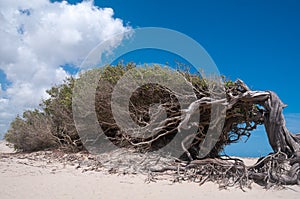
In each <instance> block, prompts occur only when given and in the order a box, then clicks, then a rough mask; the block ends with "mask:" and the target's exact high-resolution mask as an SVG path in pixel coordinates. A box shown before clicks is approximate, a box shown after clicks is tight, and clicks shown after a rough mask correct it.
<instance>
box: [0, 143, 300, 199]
mask: <svg viewBox="0 0 300 199" xmlns="http://www.w3.org/2000/svg"><path fill="white" fill-rule="evenodd" d="M11 152H13V150H12V149H11V148H9V147H7V146H6V144H5V143H4V142H0V154H1V158H0V198H1V199H6V198H9V199H11V198H22V199H23V198H30V199H31V198H33V199H34V198H45V199H47V198H51V199H52V198H63V199H68V198H97V199H100V198H151V199H154V198H172V199H175V198H176V199H177V198H184V199H188V198H222V199H224V198H231V199H235V198H255V197H259V198H264V199H269V198H270V199H271V198H272V199H273V198H289V199H292V198H299V197H300V186H290V187H288V188H286V189H283V190H274V189H271V190H265V189H263V188H262V187H260V186H258V185H256V184H252V189H247V190H246V192H243V191H242V190H240V189H237V188H230V189H227V190H219V189H218V185H215V184H213V183H205V184H204V185H202V186H199V185H198V184H197V183H192V182H190V183H189V182H182V183H172V182H171V181H170V180H161V181H157V182H151V183H146V182H145V179H147V176H144V175H117V174H107V173H106V172H101V171H100V172H94V171H88V172H82V170H79V169H75V167H74V166H70V165H65V164H61V163H56V162H51V161H48V162H38V161H36V160H35V161H32V160H30V159H26V158H25V159H20V158H16V157H14V156H12V155H10V154H7V153H11ZM255 161H256V159H245V162H246V164H248V165H249V164H252V163H254V162H255Z"/></svg>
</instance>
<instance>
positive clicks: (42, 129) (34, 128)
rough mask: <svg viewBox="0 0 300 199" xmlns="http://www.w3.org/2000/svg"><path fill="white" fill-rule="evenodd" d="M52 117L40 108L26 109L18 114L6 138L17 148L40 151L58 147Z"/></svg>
mask: <svg viewBox="0 0 300 199" xmlns="http://www.w3.org/2000/svg"><path fill="white" fill-rule="evenodd" d="M52 128H53V124H52V121H51V119H50V118H49V117H48V116H47V115H46V114H45V113H42V112H40V111H38V110H34V111H26V112H24V113H23V117H22V118H21V117H19V116H17V117H16V119H15V120H14V121H13V122H12V123H11V125H10V129H9V130H8V131H7V133H6V134H5V139H6V140H7V141H8V142H10V143H12V144H13V145H14V147H15V149H17V150H22V151H28V152H31V151H38V150H43V149H46V148H51V147H56V146H57V145H58V144H57V140H56V138H55V137H54V136H53V134H52Z"/></svg>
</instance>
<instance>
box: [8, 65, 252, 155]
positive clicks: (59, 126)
mask: <svg viewBox="0 0 300 199" xmlns="http://www.w3.org/2000/svg"><path fill="white" fill-rule="evenodd" d="M135 68H136V65H135V63H128V64H127V65H124V64H122V63H119V64H117V65H116V66H109V65H108V66H106V67H104V68H102V69H100V70H99V69H93V70H89V71H86V72H84V73H83V74H80V78H79V79H82V80H83V81H82V82H83V83H84V84H82V85H80V84H79V87H78V89H79V90H80V89H81V91H80V92H81V93H80V94H82V95H85V94H86V93H85V92H86V90H85V89H82V88H85V87H86V86H92V87H95V88H97V89H96V93H95V104H94V106H95V110H96V114H97V117H98V121H99V123H100V125H101V128H102V129H103V131H104V132H105V134H106V136H108V137H109V138H111V140H114V142H115V144H120V143H118V141H119V140H121V141H122V143H121V145H122V146H124V145H125V146H126V145H130V143H129V142H124V137H122V136H123V135H121V134H120V129H119V128H118V126H117V125H116V123H115V121H114V117H113V115H112V110H111V96H112V92H113V89H114V86H115V85H116V84H117V82H118V81H119V80H120V79H121V78H122V77H123V76H124V74H126V73H127V72H129V71H130V72H131V75H132V77H134V79H136V80H137V79H138V80H143V79H147V78H153V76H155V77H156V78H157V79H159V80H160V81H163V82H167V83H168V85H173V86H175V87H177V88H180V87H181V86H182V85H183V84H182V83H183V82H182V81H185V80H183V79H182V78H177V77H176V76H172V75H171V76H170V75H169V74H168V73H166V70H165V69H164V68H162V67H160V66H159V65H155V66H154V67H150V66H147V65H145V66H144V67H143V68H139V70H132V69H135ZM174 72H175V71H174ZM178 72H179V73H180V74H181V75H183V76H184V78H185V79H186V80H187V81H188V82H189V83H191V84H192V85H193V88H194V92H195V94H196V96H197V98H198V99H200V98H202V97H209V95H210V93H209V86H208V85H209V84H210V85H212V84H213V82H211V81H213V80H208V79H205V78H202V77H201V76H200V75H199V74H190V73H189V72H188V71H180V70H178ZM97 77H98V78H97ZM95 79H99V82H93V81H94V80H95ZM75 81H78V80H77V79H74V78H72V77H71V78H68V79H66V80H65V82H64V83H63V84H61V85H55V86H53V87H52V88H50V89H49V90H47V93H48V95H49V98H48V99H45V100H43V101H42V103H41V104H40V106H41V108H42V111H38V110H34V111H26V112H24V115H23V117H19V116H18V117H17V118H16V119H15V120H14V121H13V122H12V123H11V127H10V129H9V130H8V132H7V133H6V135H5V139H6V140H7V141H9V142H11V143H13V144H14V145H15V147H16V148H17V149H19V150H24V151H34V150H41V149H45V148H49V147H64V148H66V149H68V150H72V151H78V150H82V149H84V148H83V144H82V141H81V139H80V137H79V135H78V132H77V130H76V127H75V123H74V120H73V113H72V98H73V92H74V91H73V89H74V85H75ZM80 86H82V88H81V87H80ZM225 89H226V90H230V91H232V90H237V85H236V83H235V82H232V81H231V80H225ZM76 92H77V91H76ZM238 92H239V91H238V90H237V91H236V93H238ZM130 102H131V104H130V105H129V110H130V114H131V115H130V116H131V117H132V119H133V120H134V121H135V122H136V123H137V124H139V125H140V126H145V125H146V124H147V122H149V120H150V115H149V108H150V107H151V106H152V105H153V104H162V103H163V104H164V107H165V108H166V109H167V115H168V117H174V118H177V119H176V120H175V121H173V120H169V122H168V123H166V128H164V129H162V130H161V132H166V131H170V132H171V133H170V134H168V135H166V136H163V137H162V138H161V139H158V140H157V141H156V142H155V143H153V145H152V146H151V147H154V148H155V147H157V146H161V145H164V144H167V143H168V142H169V141H170V140H172V138H173V137H174V135H176V132H177V130H176V129H177V126H178V124H179V122H180V120H178V118H180V114H181V112H180V105H179V103H178V100H177V99H176V97H175V96H174V94H172V91H170V90H169V89H168V88H165V87H163V86H160V85H157V84H149V83H146V84H144V85H143V86H141V87H140V88H139V89H137V90H136V91H134V92H133V93H132V96H131V98H130ZM82 103H86V102H82ZM201 111H202V112H201ZM200 112H201V114H202V115H201V121H200V122H202V123H203V128H202V130H201V133H199V135H198V137H197V143H195V145H197V144H198V142H200V141H201V140H203V139H204V136H205V131H207V129H208V124H209V122H208V121H209V120H210V111H207V110H205V111H204V110H200ZM233 112H234V113H239V114H246V111H244V110H242V109H241V108H240V107H236V109H233ZM85 114H86V113H85ZM85 114H83V115H82V117H83V118H86V117H88V114H87V115H85ZM241 122H242V121H241ZM174 129H175V130H174ZM202 131H203V132H202ZM159 133H160V132H159ZM226 133H227V132H225V134H224V135H223V136H221V137H220V140H219V142H218V143H217V145H216V147H215V149H214V154H218V153H219V152H220V150H222V148H223V147H224V145H226V144H228V143H229V139H230V138H229V136H228V135H227V134H226ZM127 139H130V138H127ZM131 141H132V142H140V141H142V140H139V139H135V140H131Z"/></svg>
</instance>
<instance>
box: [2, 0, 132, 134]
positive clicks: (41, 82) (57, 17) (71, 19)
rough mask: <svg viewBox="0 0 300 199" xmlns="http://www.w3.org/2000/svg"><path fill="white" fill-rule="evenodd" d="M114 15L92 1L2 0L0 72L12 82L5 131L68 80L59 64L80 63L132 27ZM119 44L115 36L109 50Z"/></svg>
mask: <svg viewBox="0 0 300 199" xmlns="http://www.w3.org/2000/svg"><path fill="white" fill-rule="evenodd" d="M113 15H114V12H113V10H112V9H111V8H98V7H96V6H94V4H93V1H84V2H82V3H78V4H76V5H70V4H68V3H67V2H55V3H51V2H50V1H49V0H28V1H20V0H2V1H0V24H1V26H0V42H1V45H0V69H1V70H2V71H3V72H4V73H5V74H6V77H7V79H8V80H9V81H10V82H11V84H10V85H9V86H8V88H7V90H5V91H1V93H0V112H1V115H0V128H1V129H0V133H1V132H2V133H3V132H4V131H6V129H7V127H8V124H9V122H10V121H11V120H12V119H13V118H14V117H15V116H16V114H18V113H19V114H20V113H22V112H23V110H24V109H27V108H32V107H35V106H37V105H38V104H39V102H40V100H41V99H42V97H46V94H45V90H46V89H48V88H50V87H51V85H53V84H57V83H60V82H62V80H63V79H64V78H65V77H66V76H68V73H67V72H66V71H64V70H63V69H62V68H61V67H60V66H62V65H64V64H66V63H69V64H74V65H78V64H80V62H81V61H82V60H83V59H84V58H85V56H86V55H87V54H88V52H89V51H90V50H91V49H92V48H94V47H95V46H96V45H97V44H98V43H100V42H102V41H104V40H106V39H108V38H110V37H111V36H112V35H114V34H118V33H123V32H126V31H127V30H129V29H130V27H126V26H124V25H123V22H122V20H121V19H117V18H114V17H113ZM120 42H121V39H120V38H116V41H115V42H114V43H113V46H109V48H114V47H116V46H117V45H118V44H120ZM107 50H108V51H109V50H111V49H107Z"/></svg>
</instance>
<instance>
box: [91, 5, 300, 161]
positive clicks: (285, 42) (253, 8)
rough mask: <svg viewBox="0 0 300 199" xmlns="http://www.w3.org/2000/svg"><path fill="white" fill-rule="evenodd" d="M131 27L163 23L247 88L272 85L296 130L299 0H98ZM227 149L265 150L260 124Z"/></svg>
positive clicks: (238, 152) (259, 153)
mask: <svg viewBox="0 0 300 199" xmlns="http://www.w3.org/2000/svg"><path fill="white" fill-rule="evenodd" d="M95 4H96V5H98V6H100V7H111V8H113V9H114V11H115V16H116V17H119V18H121V19H123V20H124V22H125V23H128V24H129V25H130V26H132V27H134V28H135V27H147V26H153V27H165V28H170V29H174V30H177V31H180V32H182V33H184V34H186V35H188V36H190V37H192V38H193V39H195V40H196V41H197V42H199V43H200V44H201V45H202V46H203V47H204V48H205V49H206V50H207V52H208V53H209V54H210V56H211V57H212V58H213V60H214V61H215V63H216V64H217V66H218V68H219V71H220V73H221V74H224V75H226V76H227V77H229V78H231V79H233V80H235V79H236V78H241V79H242V80H243V81H245V82H246V83H247V84H248V85H249V87H250V88H251V89H255V90H273V91H275V92H276V93H277V94H278V95H279V96H280V98H281V99H282V100H283V102H284V103H286V104H288V107H287V108H286V109H285V111H284V113H285V114H287V125H288V127H289V128H290V129H291V130H292V131H293V132H300V124H299V123H300V121H297V119H300V117H299V114H297V113H300V106H299V100H298V99H300V92H299V85H300V84H299V83H298V81H299V80H298V79H299V75H300V26H299V24H300V12H299V10H300V1H297V0H287V1H283V0H264V1H261V0H226V1H223V0H212V1H201V0H200V1H197V0H186V1H176V0H173V1H161V0H151V1H139V0H127V1H123V0H103V1H101V0H99V1H97V0H96V1H95ZM226 152H227V153H228V154H233V155H243V156H262V155H266V154H268V153H269V152H271V148H270V147H269V146H268V141H267V137H266V135H265V133H264V128H263V127H260V128H259V129H258V130H257V131H255V132H253V133H252V136H251V137H250V139H249V140H248V142H247V143H241V144H234V145H232V146H231V147H228V148H227V149H226Z"/></svg>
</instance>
